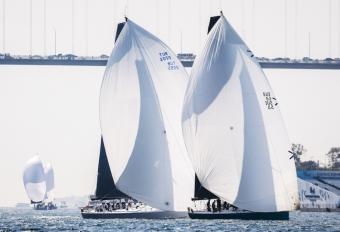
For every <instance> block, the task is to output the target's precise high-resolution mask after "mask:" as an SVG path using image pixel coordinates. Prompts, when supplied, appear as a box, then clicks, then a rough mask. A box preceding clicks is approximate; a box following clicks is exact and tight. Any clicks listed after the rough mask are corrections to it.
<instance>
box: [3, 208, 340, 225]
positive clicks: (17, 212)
mask: <svg viewBox="0 0 340 232" xmlns="http://www.w3.org/2000/svg"><path fill="white" fill-rule="evenodd" d="M70 230H75V231H340V213H301V212H294V213H291V219H290V220H289V221H243V220H190V219H180V220H133V219H124V220H122V219H117V220H115V219H107V220H91V219H86V220H84V219H82V218H81V215H80V212H79V210H59V209H58V210H54V211H35V210H32V209H15V208H0V231H70Z"/></svg>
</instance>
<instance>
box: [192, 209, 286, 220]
mask: <svg viewBox="0 0 340 232" xmlns="http://www.w3.org/2000/svg"><path fill="white" fill-rule="evenodd" d="M189 217H190V218H191V219H242V220H289V212H288V211H281V212H220V213H219V212H216V213H211V212H189Z"/></svg>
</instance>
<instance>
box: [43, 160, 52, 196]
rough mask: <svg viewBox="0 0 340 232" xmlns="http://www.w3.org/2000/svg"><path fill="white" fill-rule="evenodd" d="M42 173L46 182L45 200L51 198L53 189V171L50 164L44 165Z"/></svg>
mask: <svg viewBox="0 0 340 232" xmlns="http://www.w3.org/2000/svg"><path fill="white" fill-rule="evenodd" d="M43 167H44V173H45V181H46V198H53V196H52V190H53V189H54V171H53V167H52V165H51V163H48V162H46V163H44V165H43Z"/></svg>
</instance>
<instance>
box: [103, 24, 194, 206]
mask: <svg viewBox="0 0 340 232" xmlns="http://www.w3.org/2000/svg"><path fill="white" fill-rule="evenodd" d="M187 82H188V76H187V73H186V71H185V70H184V68H183V66H182V65H181V63H180V61H179V60H178V59H177V58H176V55H175V54H174V53H173V52H172V51H171V50H170V49H169V47H168V46H166V45H165V44H164V43H162V42H161V41H160V40H159V39H158V38H157V37H155V36H154V35H152V34H150V33H149V32H147V31H146V30H144V29H143V28H141V27H140V26H138V25H136V24H135V23H133V22H132V21H130V20H127V22H126V23H125V26H124V28H123V30H122V32H121V33H120V35H119V38H118V40H117V42H116V45H115V47H114V49H113V51H112V54H111V56H110V59H109V61H108V64H107V68H106V71H105V74H104V78H103V83H102V87H101V94H100V121H101V129H102V134H103V139H104V144H105V148H106V152H107V158H108V161H109V164H110V167H111V171H112V176H113V178H114V181H115V183H116V186H117V188H118V189H119V190H121V191H122V192H124V193H126V194H127V195H129V196H131V197H133V198H135V199H137V200H140V201H143V202H145V203H146V204H148V205H150V206H152V207H155V208H158V209H162V210H175V211H182V210H186V207H187V206H188V205H189V204H190V199H191V197H192V196H193V194H194V181H193V180H194V172H193V170H192V167H191V164H190V161H189V159H188V157H187V154H186V149H185V145H184V141H183V135H182V131H181V110H182V109H181V108H182V104H183V99H184V93H185V88H186V85H187Z"/></svg>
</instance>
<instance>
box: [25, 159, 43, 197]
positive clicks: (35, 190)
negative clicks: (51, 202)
mask: <svg viewBox="0 0 340 232" xmlns="http://www.w3.org/2000/svg"><path fill="white" fill-rule="evenodd" d="M23 181H24V186H25V190H26V193H27V195H28V198H29V199H30V200H31V201H32V202H40V201H42V200H44V197H45V193H46V182H45V174H44V168H43V163H42V161H41V159H40V158H39V156H34V157H32V158H31V159H30V160H28V162H27V164H26V166H25V168H24V173H23Z"/></svg>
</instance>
